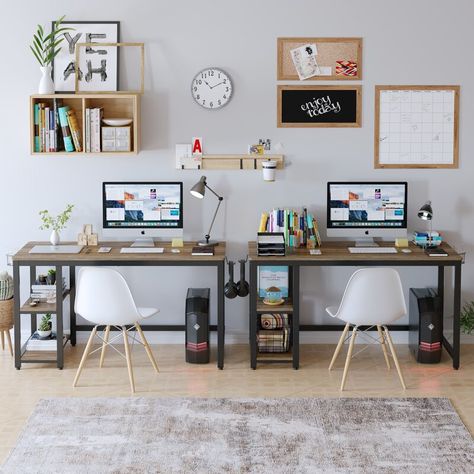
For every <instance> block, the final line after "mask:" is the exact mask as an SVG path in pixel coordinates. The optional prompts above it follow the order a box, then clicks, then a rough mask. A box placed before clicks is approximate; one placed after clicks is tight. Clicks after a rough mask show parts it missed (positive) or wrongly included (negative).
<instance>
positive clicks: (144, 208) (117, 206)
mask: <svg viewBox="0 0 474 474" xmlns="http://www.w3.org/2000/svg"><path fill="white" fill-rule="evenodd" d="M182 202H183V185H182V183H169V182H167V183H165V182H161V183H160V182H155V183H153V182H150V183H104V184H103V204H104V206H103V211H104V212H103V221H104V228H105V229H120V228H125V229H131V228H136V229H146V228H148V229H150V228H152V229H153V228H154V229H157V228H161V229H163V228H176V229H181V228H182V227H183V205H182Z"/></svg>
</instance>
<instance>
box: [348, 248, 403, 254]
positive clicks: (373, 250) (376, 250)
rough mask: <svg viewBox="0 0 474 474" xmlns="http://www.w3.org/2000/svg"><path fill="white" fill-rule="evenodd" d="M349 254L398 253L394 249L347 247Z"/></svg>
mask: <svg viewBox="0 0 474 474" xmlns="http://www.w3.org/2000/svg"><path fill="white" fill-rule="evenodd" d="M348 249H349V252H350V253H398V252H397V249H396V248H395V247H348Z"/></svg>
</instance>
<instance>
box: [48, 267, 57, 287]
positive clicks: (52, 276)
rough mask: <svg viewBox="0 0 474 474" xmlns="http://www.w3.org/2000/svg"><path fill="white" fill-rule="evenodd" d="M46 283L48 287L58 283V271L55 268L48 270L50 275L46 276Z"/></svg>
mask: <svg viewBox="0 0 474 474" xmlns="http://www.w3.org/2000/svg"><path fill="white" fill-rule="evenodd" d="M46 283H47V284H48V285H54V284H55V283H56V270H55V269H54V268H50V269H49V270H48V274H47V275H46Z"/></svg>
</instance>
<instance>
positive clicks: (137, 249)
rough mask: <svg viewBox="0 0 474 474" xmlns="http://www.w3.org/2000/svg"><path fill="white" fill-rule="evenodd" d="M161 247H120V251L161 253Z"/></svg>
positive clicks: (162, 249)
mask: <svg viewBox="0 0 474 474" xmlns="http://www.w3.org/2000/svg"><path fill="white" fill-rule="evenodd" d="M164 251H165V249H164V248H163V247H122V248H121V249H120V253H163V252H164Z"/></svg>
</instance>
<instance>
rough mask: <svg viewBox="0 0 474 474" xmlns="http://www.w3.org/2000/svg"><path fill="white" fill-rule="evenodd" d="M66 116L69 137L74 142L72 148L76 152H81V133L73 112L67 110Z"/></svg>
mask: <svg viewBox="0 0 474 474" xmlns="http://www.w3.org/2000/svg"><path fill="white" fill-rule="evenodd" d="M66 115H67V121H68V124H69V129H70V130H71V136H72V140H73V142H74V147H75V148H76V151H82V143H81V131H80V129H79V123H78V121H77V117H76V113H75V112H74V110H72V109H69V110H68V111H67V112H66Z"/></svg>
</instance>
